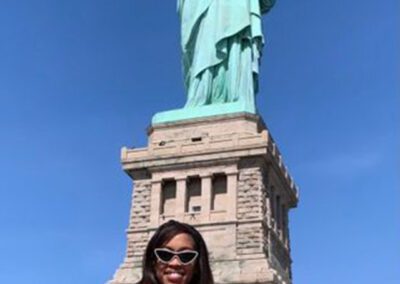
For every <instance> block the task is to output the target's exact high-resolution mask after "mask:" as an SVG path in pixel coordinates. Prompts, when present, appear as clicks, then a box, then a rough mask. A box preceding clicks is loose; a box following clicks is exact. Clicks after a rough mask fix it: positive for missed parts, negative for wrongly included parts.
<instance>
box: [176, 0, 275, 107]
mask: <svg viewBox="0 0 400 284" xmlns="http://www.w3.org/2000/svg"><path fill="white" fill-rule="evenodd" d="M274 3H275V0H201V1H199V0H178V12H179V15H180V18H181V35H182V38H181V45H182V52H183V67H184V76H185V84H186V89H187V96H188V98H187V102H186V105H185V107H189V108H191V107H200V106H205V105H210V104H221V103H232V102H241V103H242V104H243V105H244V106H245V107H246V111H249V112H252V113H255V100H254V97H255V94H256V93H257V90H258V65H259V60H260V58H261V51H262V46H263V44H264V38H263V34H262V23H261V17H262V14H264V13H267V12H268V11H269V10H270V9H271V8H272V6H273V5H274Z"/></svg>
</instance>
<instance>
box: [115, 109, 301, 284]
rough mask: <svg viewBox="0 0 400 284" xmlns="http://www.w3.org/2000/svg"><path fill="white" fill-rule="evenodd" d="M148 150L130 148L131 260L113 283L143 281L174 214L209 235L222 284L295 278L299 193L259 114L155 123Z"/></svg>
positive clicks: (283, 282)
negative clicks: (150, 251) (293, 214)
mask: <svg viewBox="0 0 400 284" xmlns="http://www.w3.org/2000/svg"><path fill="white" fill-rule="evenodd" d="M148 135H149V142H148V147H147V148H141V149H127V148H123V149H122V153H121V160H122V165H123V169H124V170H125V172H126V173H127V174H128V175H129V176H130V177H131V178H132V180H133V188H134V189H133V195H132V208H131V216H130V222H129V227H128V230H127V238H128V241H127V242H128V244H127V251H126V257H125V259H124V261H123V263H122V265H121V266H120V268H119V269H118V270H117V271H116V273H115V275H114V278H113V280H111V281H110V283H111V284H133V283H135V282H136V281H138V280H139V279H140V275H141V265H142V254H143V252H144V249H145V247H146V244H147V242H148V240H149V238H150V236H151V235H152V234H153V233H154V231H155V230H156V228H157V227H158V226H159V225H160V224H162V223H163V222H166V221H167V220H169V219H175V220H178V221H182V222H186V223H190V224H192V225H194V226H195V227H196V228H197V229H198V230H199V231H200V232H201V233H202V235H203V236H204V238H205V240H206V243H207V246H208V249H209V252H210V257H211V263H212V268H213V274H214V277H215V280H216V283H221V284H222V283H226V284H228V283H230V284H233V283H235V284H244V283H249V284H250V283H274V284H278V283H279V284H289V283H292V282H291V258H290V242H289V229H288V211H289V209H290V208H293V207H296V205H297V201H298V196H297V189H296V186H295V185H294V183H293V180H292V179H291V177H290V176H289V174H288V172H287V170H286V168H285V166H284V165H283V161H282V157H281V155H280V153H279V151H278V149H277V146H276V144H275V143H274V141H273V139H272V138H271V135H270V133H269V131H268V129H267V128H266V126H265V124H264V123H263V121H262V119H261V118H260V117H259V116H256V115H251V114H245V113H239V114H232V115H224V116H214V117H209V118H202V119H193V120H186V121H181V122H174V123H166V124H158V125H154V126H153V127H151V128H150V129H149V132H148Z"/></svg>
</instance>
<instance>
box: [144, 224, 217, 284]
mask: <svg viewBox="0 0 400 284" xmlns="http://www.w3.org/2000/svg"><path fill="white" fill-rule="evenodd" d="M213 283H214V280H213V276H212V273H211V269H210V264H209V260H208V251H207V247H206V244H205V242H204V240H203V238H202V236H201V235H200V233H199V232H198V231H197V230H196V229H195V228H193V227H192V226H190V225H187V224H184V223H180V222H177V221H174V220H171V221H168V222H167V223H165V224H163V225H161V226H160V227H159V228H158V230H157V231H156V232H155V234H154V235H153V237H152V238H151V239H150V241H149V243H148V245H147V248H146V251H145V254H144V258H143V274H142V279H141V280H140V281H139V282H138V284H213Z"/></svg>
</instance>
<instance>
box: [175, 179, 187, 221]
mask: <svg viewBox="0 0 400 284" xmlns="http://www.w3.org/2000/svg"><path fill="white" fill-rule="evenodd" d="M185 202H186V177H179V178H177V179H176V203H175V204H176V208H175V216H176V218H177V219H178V220H180V221H183V216H184V215H185Z"/></svg>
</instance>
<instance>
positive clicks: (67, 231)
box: [0, 0, 400, 284]
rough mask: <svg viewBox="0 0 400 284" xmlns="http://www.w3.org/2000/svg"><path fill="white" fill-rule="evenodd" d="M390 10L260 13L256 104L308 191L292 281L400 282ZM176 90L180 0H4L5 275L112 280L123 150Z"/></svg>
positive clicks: (34, 280)
mask: <svg viewBox="0 0 400 284" xmlns="http://www.w3.org/2000/svg"><path fill="white" fill-rule="evenodd" d="M396 2H397V3H396ZM399 11H400V7H399V3H398V1H397V0H386V1H373V0H363V1H361V0H352V1H349V0H337V1H321V0H307V1H283V0H280V1H279V0H278V1H277V5H276V7H275V8H274V10H273V11H272V12H271V13H270V14H269V15H268V16H267V17H265V21H264V27H265V33H266V36H267V42H268V45H267V46H266V48H265V49H264V57H263V62H262V63H263V64H262V70H261V93H260V94H259V96H258V106H259V109H260V112H261V114H262V116H263V117H264V120H265V121H266V123H267V124H268V126H269V128H270V129H271V131H272V134H273V136H274V138H275V140H276V141H277V143H278V144H279V147H280V149H281V152H282V153H283V155H284V157H285V160H286V164H287V165H288V167H289V169H290V171H291V173H292V175H293V177H294V178H295V180H296V181H297V183H298V185H299V187H300V189H301V199H300V203H299V207H298V208H297V209H296V210H294V211H293V212H292V213H291V224H290V226H291V237H292V247H293V248H292V254H293V259H294V263H293V272H294V281H295V282H294V283H295V284H337V283H349V284H377V283H385V284H397V283H400V269H399V264H400V224H399V220H400V189H399V185H400V183H399V160H398V158H399V146H400V145H399V131H398V130H399V129H398V128H399V118H400V117H399V107H400V99H399V92H400V85H399V79H400V77H399V76H400V73H399V60H400V57H399V50H400V45H399V33H400V30H399V27H400V25H399ZM184 96H185V95H184V91H183V84H182V75H181V66H180V51H179V23H178V18H177V15H176V1H175V0H169V1H166V0H163V1H159V0H143V1H139V0H79V1H78V0H68V1H66V0H58V1H54V0H36V1H32V0H1V3H0V130H1V132H0V135H1V139H0V230H1V231H0V283H12V284H22V283H31V284H53V283H57V284H92V283H93V284H95V283H104V282H105V281H106V280H108V279H110V278H111V276H112V274H113V273H114V271H115V269H116V268H117V266H118V265H119V264H120V263H121V261H122V259H123V255H124V250H125V229H126V227H127V224H128V214H129V207H130V194H131V184H130V179H129V178H128V176H126V175H125V174H124V173H123V172H122V170H121V167H120V163H119V151H120V148H121V147H122V146H124V145H127V146H144V145H145V144H146V137H145V129H146V127H147V126H148V125H149V122H150V119H151V116H152V115H153V114H154V113H155V112H158V111H162V110H169V109H172V108H178V107H181V106H182V105H183V103H184V101H185V98H184Z"/></svg>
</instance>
